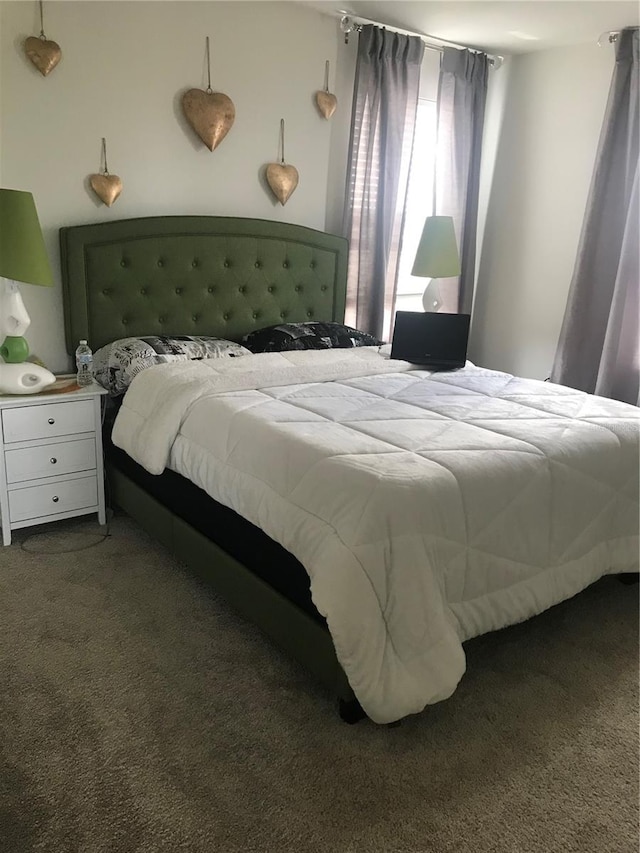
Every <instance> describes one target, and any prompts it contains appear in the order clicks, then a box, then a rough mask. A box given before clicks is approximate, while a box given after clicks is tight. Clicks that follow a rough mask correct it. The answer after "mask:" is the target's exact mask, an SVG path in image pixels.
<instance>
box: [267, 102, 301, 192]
mask: <svg viewBox="0 0 640 853" xmlns="http://www.w3.org/2000/svg"><path fill="white" fill-rule="evenodd" d="M280 145H281V151H282V158H281V160H280V162H279V163H269V164H268V165H267V170H266V178H267V183H268V184H269V187H270V188H271V192H272V193H273V194H274V196H275V197H276V198H277V199H278V201H279V202H280V204H282V205H285V204H286V203H287V200H288V199H289V198H290V196H291V194H292V193H293V191H294V190H295V188H296V187H297V186H298V180H299V175H298V170H297V169H296V167H295V166H286V165H285V162H284V119H283V118H281V119H280Z"/></svg>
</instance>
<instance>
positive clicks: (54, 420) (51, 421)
mask: <svg viewBox="0 0 640 853" xmlns="http://www.w3.org/2000/svg"><path fill="white" fill-rule="evenodd" d="M55 422H56V419H55V418H49V420H48V421H47V423H48V424H55Z"/></svg>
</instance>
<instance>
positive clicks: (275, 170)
mask: <svg viewBox="0 0 640 853" xmlns="http://www.w3.org/2000/svg"><path fill="white" fill-rule="evenodd" d="M298 179H299V175H298V170H297V169H296V167H295V166H283V165H282V164H281V163H269V165H268V166H267V183H268V184H269V186H270V187H271V191H272V192H273V194H274V196H275V197H276V198H277V199H278V201H279V202H280V204H282V205H285V204H286V203H287V200H288V198H289V196H290V195H291V193H292V192H293V191H294V190H295V188H296V187H297V186H298Z"/></svg>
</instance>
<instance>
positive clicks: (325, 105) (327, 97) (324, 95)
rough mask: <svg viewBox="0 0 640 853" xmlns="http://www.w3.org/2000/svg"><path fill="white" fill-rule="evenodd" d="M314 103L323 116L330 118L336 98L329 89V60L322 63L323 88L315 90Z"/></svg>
mask: <svg viewBox="0 0 640 853" xmlns="http://www.w3.org/2000/svg"><path fill="white" fill-rule="evenodd" d="M316 104H317V105H318V109H319V110H320V114H321V115H322V116H324V118H327V119H329V118H331V116H332V115H333V114H334V113H335V111H336V107H337V106H338V99H337V98H336V96H335V95H332V94H331V92H330V91H329V60H328V59H327V61H326V62H325V64H324V89H323V90H322V91H320V92H316Z"/></svg>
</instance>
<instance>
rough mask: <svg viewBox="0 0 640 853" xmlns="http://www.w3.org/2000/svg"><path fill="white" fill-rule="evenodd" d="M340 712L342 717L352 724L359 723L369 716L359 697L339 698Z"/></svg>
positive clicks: (344, 720)
mask: <svg viewBox="0 0 640 853" xmlns="http://www.w3.org/2000/svg"><path fill="white" fill-rule="evenodd" d="M338 713H339V714H340V719H341V720H342V721H343V722H345V723H348V724H349V725H350V726H352V725H353V724H354V723H359V722H360V720H364V718H365V717H366V716H367V715H366V714H365V712H364V711H363V710H362V705H361V704H360V703H359V702H358V700H357V699H338Z"/></svg>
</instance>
